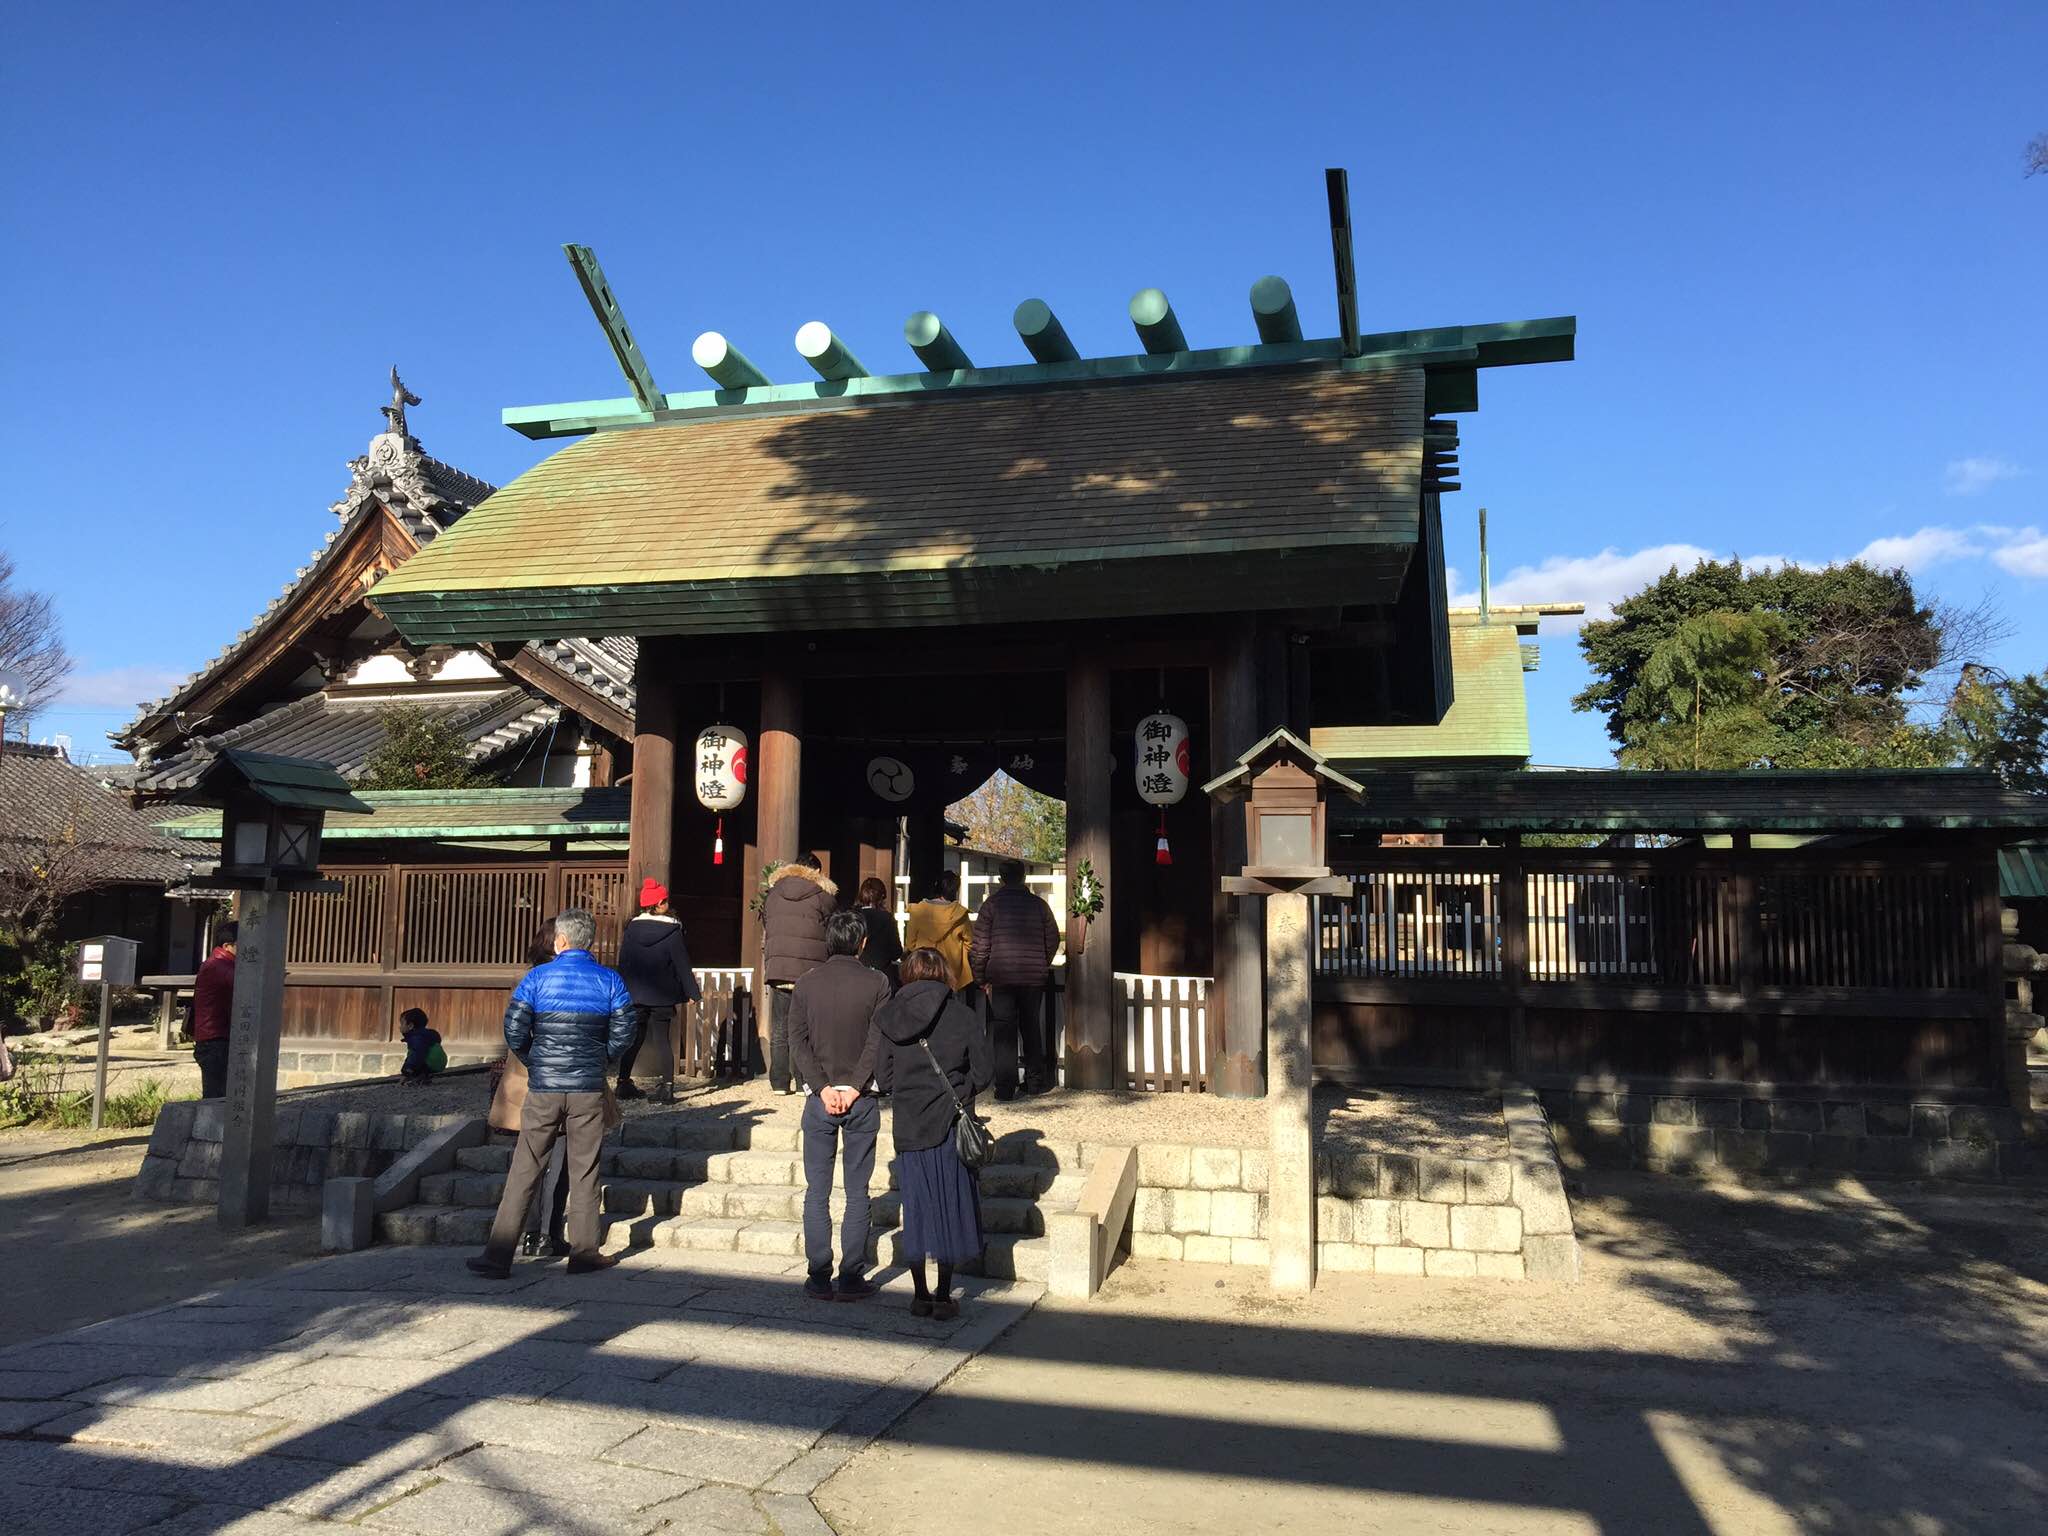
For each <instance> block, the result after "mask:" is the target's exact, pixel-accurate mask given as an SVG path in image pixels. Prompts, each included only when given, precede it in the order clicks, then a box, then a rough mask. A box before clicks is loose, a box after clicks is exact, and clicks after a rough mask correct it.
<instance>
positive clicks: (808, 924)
mask: <svg viewBox="0 0 2048 1536" xmlns="http://www.w3.org/2000/svg"><path fill="white" fill-rule="evenodd" d="M838 910H839V887H838V886H836V885H834V884H833V883H832V882H831V881H830V880H827V879H826V878H825V873H824V871H823V870H821V869H820V868H819V867H818V860H817V857H816V856H815V855H813V854H808V853H806V854H799V855H798V856H797V860H796V862H795V863H793V864H785V865H783V866H782V867H781V868H780V869H778V870H776V872H775V883H774V884H773V885H771V886H769V887H768V897H767V900H766V901H765V902H764V903H763V904H762V908H761V930H762V943H761V980H762V982H763V984H764V985H765V986H766V987H767V989H768V1084H769V1086H770V1087H771V1088H773V1089H774V1090H775V1091H776V1092H777V1093H784V1094H786V1093H788V1092H790V1091H791V1090H790V1073H789V989H790V988H791V987H793V986H795V985H796V983H797V982H798V981H799V980H801V979H802V978H803V977H804V976H805V975H806V974H807V973H808V972H809V971H810V970H811V968H812V967H813V966H818V965H823V964H824V963H825V919H826V918H828V917H830V916H831V915H832V914H833V913H834V912H836V911H838Z"/></svg>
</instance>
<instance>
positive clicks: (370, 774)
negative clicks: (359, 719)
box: [356, 704, 492, 789]
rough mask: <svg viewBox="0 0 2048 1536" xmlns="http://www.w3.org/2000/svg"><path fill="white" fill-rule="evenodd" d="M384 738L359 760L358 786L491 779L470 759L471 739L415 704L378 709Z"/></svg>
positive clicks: (446, 784) (437, 785)
mask: <svg viewBox="0 0 2048 1536" xmlns="http://www.w3.org/2000/svg"><path fill="white" fill-rule="evenodd" d="M377 719H378V722H379V723H380V724H381V725H382V726H383V727H384V740H383V741H382V742H381V743H380V744H379V745H378V746H377V748H376V750H374V751H373V752H371V753H370V755H369V756H368V757H367V758H365V759H364V760H363V771H362V775H361V777H360V778H359V779H358V780H357V784H356V787H357V788H358V789H471V788H474V787H476V786H478V785H481V784H489V783H491V782H492V780H491V776H490V775H489V774H487V773H483V772H481V771H480V770H478V769H477V768H475V767H473V766H472V765H471V764H470V761H469V743H468V742H467V741H465V740H464V739H463V738H462V736H461V734H460V733H458V732H456V731H454V730H452V729H450V728H449V726H448V724H447V722H446V721H444V720H441V719H439V718H438V717H436V716H434V715H430V714H428V713H427V712H426V711H425V710H423V709H420V708H419V707H418V706H417V705H412V704H393V705H390V706H389V707H387V708H385V709H383V710H380V711H379V712H378V715H377Z"/></svg>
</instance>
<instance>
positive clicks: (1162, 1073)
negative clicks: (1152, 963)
mask: <svg viewBox="0 0 2048 1536" xmlns="http://www.w3.org/2000/svg"><path fill="white" fill-rule="evenodd" d="M1116 996H1117V997H1118V999H1119V1000H1120V1002H1121V1007H1122V1017H1121V1018H1120V1019H1119V1020H1118V1021H1117V1046H1118V1048H1119V1052H1120V1056H1121V1070H1122V1076H1123V1082H1122V1084H1121V1085H1120V1086H1122V1087H1125V1088H1129V1089H1133V1090H1136V1091H1138V1092H1159V1093H1205V1092H1207V1091H1208V1088H1209V978H1208V977H1206V976H1145V975H1140V974H1138V973H1136V972H1132V971H1118V972H1117V973H1116Z"/></svg>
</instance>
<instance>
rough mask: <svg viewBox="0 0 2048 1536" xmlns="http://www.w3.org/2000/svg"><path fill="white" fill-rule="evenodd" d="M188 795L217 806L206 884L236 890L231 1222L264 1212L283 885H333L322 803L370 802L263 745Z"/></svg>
mask: <svg viewBox="0 0 2048 1536" xmlns="http://www.w3.org/2000/svg"><path fill="white" fill-rule="evenodd" d="M192 798H193V799H195V800H199V801H201V802H202V803H208V802H210V803H214V804H218V805H219V806H220V807H221V828H220V833H221V837H220V868H219V870H218V871H217V872H216V873H215V875H214V876H213V877H212V879H211V881H210V882H209V883H211V884H214V885H220V886H225V887H227V888H229V889H231V890H239V891H240V892H241V893H242V901H241V919H240V922H239V925H238V933H237V936H236V940H235V991H234V1000H233V1002H232V1003H231V1004H230V1007H229V1023H228V1088H227V1100H226V1102H225V1104H224V1105H223V1106H222V1113H221V1149H220V1224H221V1225H222V1226H223V1227H227V1228H230V1229H234V1228H240V1227H247V1226H251V1225H254V1224H255V1223H256V1222H259V1221H262V1220H264V1219H265V1218H266V1217H268V1216H269V1214H270V1169H271V1137H272V1132H273V1129H274V1127H275V1125H276V1121H277V1051H278V1036H279V1034H280V1032H281V1031H282V1028H283V1025H284V957H285V941H286V933H285V927H286V919H287V917H288V916H289V913H290V908H291V898H292V893H293V892H294V891H338V890H340V889H341V886H340V883H339V882H338V881H333V880H322V879H321V878H320V829H321V824H322V822H323V821H324V820H325V819H326V814H327V812H329V811H354V812H356V813H358V814H361V815H368V814H370V807H369V806H367V805H365V804H364V803H363V802H362V801H360V800H358V799H356V797H355V796H354V795H352V794H350V793H349V789H348V784H347V781H345V780H344V779H343V778H342V777H341V775H340V774H338V773H336V772H335V771H334V770H333V769H332V768H329V767H328V766H327V765H326V764H325V763H315V762H309V761H307V760H306V759H304V758H296V757H278V756H274V755H272V754H270V753H265V752H235V751H228V752H222V753H220V754H219V755H218V756H216V757H215V758H214V760H213V762H212V763H211V764H210V765H209V766H208V767H207V769H206V771H205V772H204V773H203V774H201V775H200V777H199V782H198V783H197V784H196V785H194V786H193V793H192Z"/></svg>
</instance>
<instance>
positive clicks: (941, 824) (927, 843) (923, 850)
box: [905, 810, 946, 901]
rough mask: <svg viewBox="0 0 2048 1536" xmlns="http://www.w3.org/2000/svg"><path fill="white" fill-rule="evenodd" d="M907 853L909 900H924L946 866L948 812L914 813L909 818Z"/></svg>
mask: <svg viewBox="0 0 2048 1536" xmlns="http://www.w3.org/2000/svg"><path fill="white" fill-rule="evenodd" d="M906 820H907V821H908V823H909V825H908V826H907V827H906V829H905V831H906V834H907V836H906V841H907V842H908V844H909V847H908V849H907V850H906V851H907V852H908V854H909V856H910V859H909V863H910V868H909V869H908V870H907V871H906V873H908V874H909V876H910V899H911V900H912V901H923V900H924V899H925V898H926V897H928V896H930V895H931V894H932V891H933V890H934V888H936V886H937V885H938V882H939V871H940V870H942V869H944V868H945V867H946V813H945V812H944V811H943V810H931V811H913V812H911V814H910V815H909V817H907V818H906Z"/></svg>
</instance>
